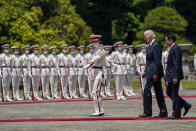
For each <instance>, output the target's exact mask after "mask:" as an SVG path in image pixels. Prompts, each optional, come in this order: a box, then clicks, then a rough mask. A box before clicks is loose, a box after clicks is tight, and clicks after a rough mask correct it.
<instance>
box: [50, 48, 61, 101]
mask: <svg viewBox="0 0 196 131" xmlns="http://www.w3.org/2000/svg"><path fill="white" fill-rule="evenodd" d="M50 52H51V54H50V56H49V57H50V58H49V59H50V61H51V67H50V69H51V74H50V84H51V89H52V97H53V98H54V99H59V98H60V97H59V96H58V80H59V76H58V71H59V65H58V58H59V57H58V56H57V55H56V46H53V47H50Z"/></svg>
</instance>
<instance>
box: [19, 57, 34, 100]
mask: <svg viewBox="0 0 196 131" xmlns="http://www.w3.org/2000/svg"><path fill="white" fill-rule="evenodd" d="M21 58H22V70H23V71H22V73H23V86H24V95H25V97H26V99H29V100H31V99H32V98H31V95H32V94H30V93H31V77H30V74H31V67H30V55H28V54H23V55H22V56H21Z"/></svg>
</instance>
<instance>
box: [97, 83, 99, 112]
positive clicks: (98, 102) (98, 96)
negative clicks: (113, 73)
mask: <svg viewBox="0 0 196 131" xmlns="http://www.w3.org/2000/svg"><path fill="white" fill-rule="evenodd" d="M99 82H100V80H99V81H98V84H97V104H98V108H99V112H100V105H99V92H98V89H99Z"/></svg>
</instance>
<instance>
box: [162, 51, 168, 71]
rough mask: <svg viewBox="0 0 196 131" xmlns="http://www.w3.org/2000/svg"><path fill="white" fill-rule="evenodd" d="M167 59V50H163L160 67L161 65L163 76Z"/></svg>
mask: <svg viewBox="0 0 196 131" xmlns="http://www.w3.org/2000/svg"><path fill="white" fill-rule="evenodd" d="M167 58H168V50H165V51H164V52H163V53H162V65H163V71H164V74H165V72H166V69H167Z"/></svg>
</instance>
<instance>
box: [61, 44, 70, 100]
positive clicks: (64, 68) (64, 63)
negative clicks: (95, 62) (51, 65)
mask: <svg viewBox="0 0 196 131" xmlns="http://www.w3.org/2000/svg"><path fill="white" fill-rule="evenodd" d="M60 49H61V53H60V54H59V55H58V56H59V61H58V65H59V72H58V74H59V76H60V83H61V90H62V95H63V97H64V98H65V99H70V97H69V96H70V94H68V93H70V92H69V87H68V86H69V84H68V78H69V65H70V63H69V59H68V54H67V45H66V44H64V45H62V46H60Z"/></svg>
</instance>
